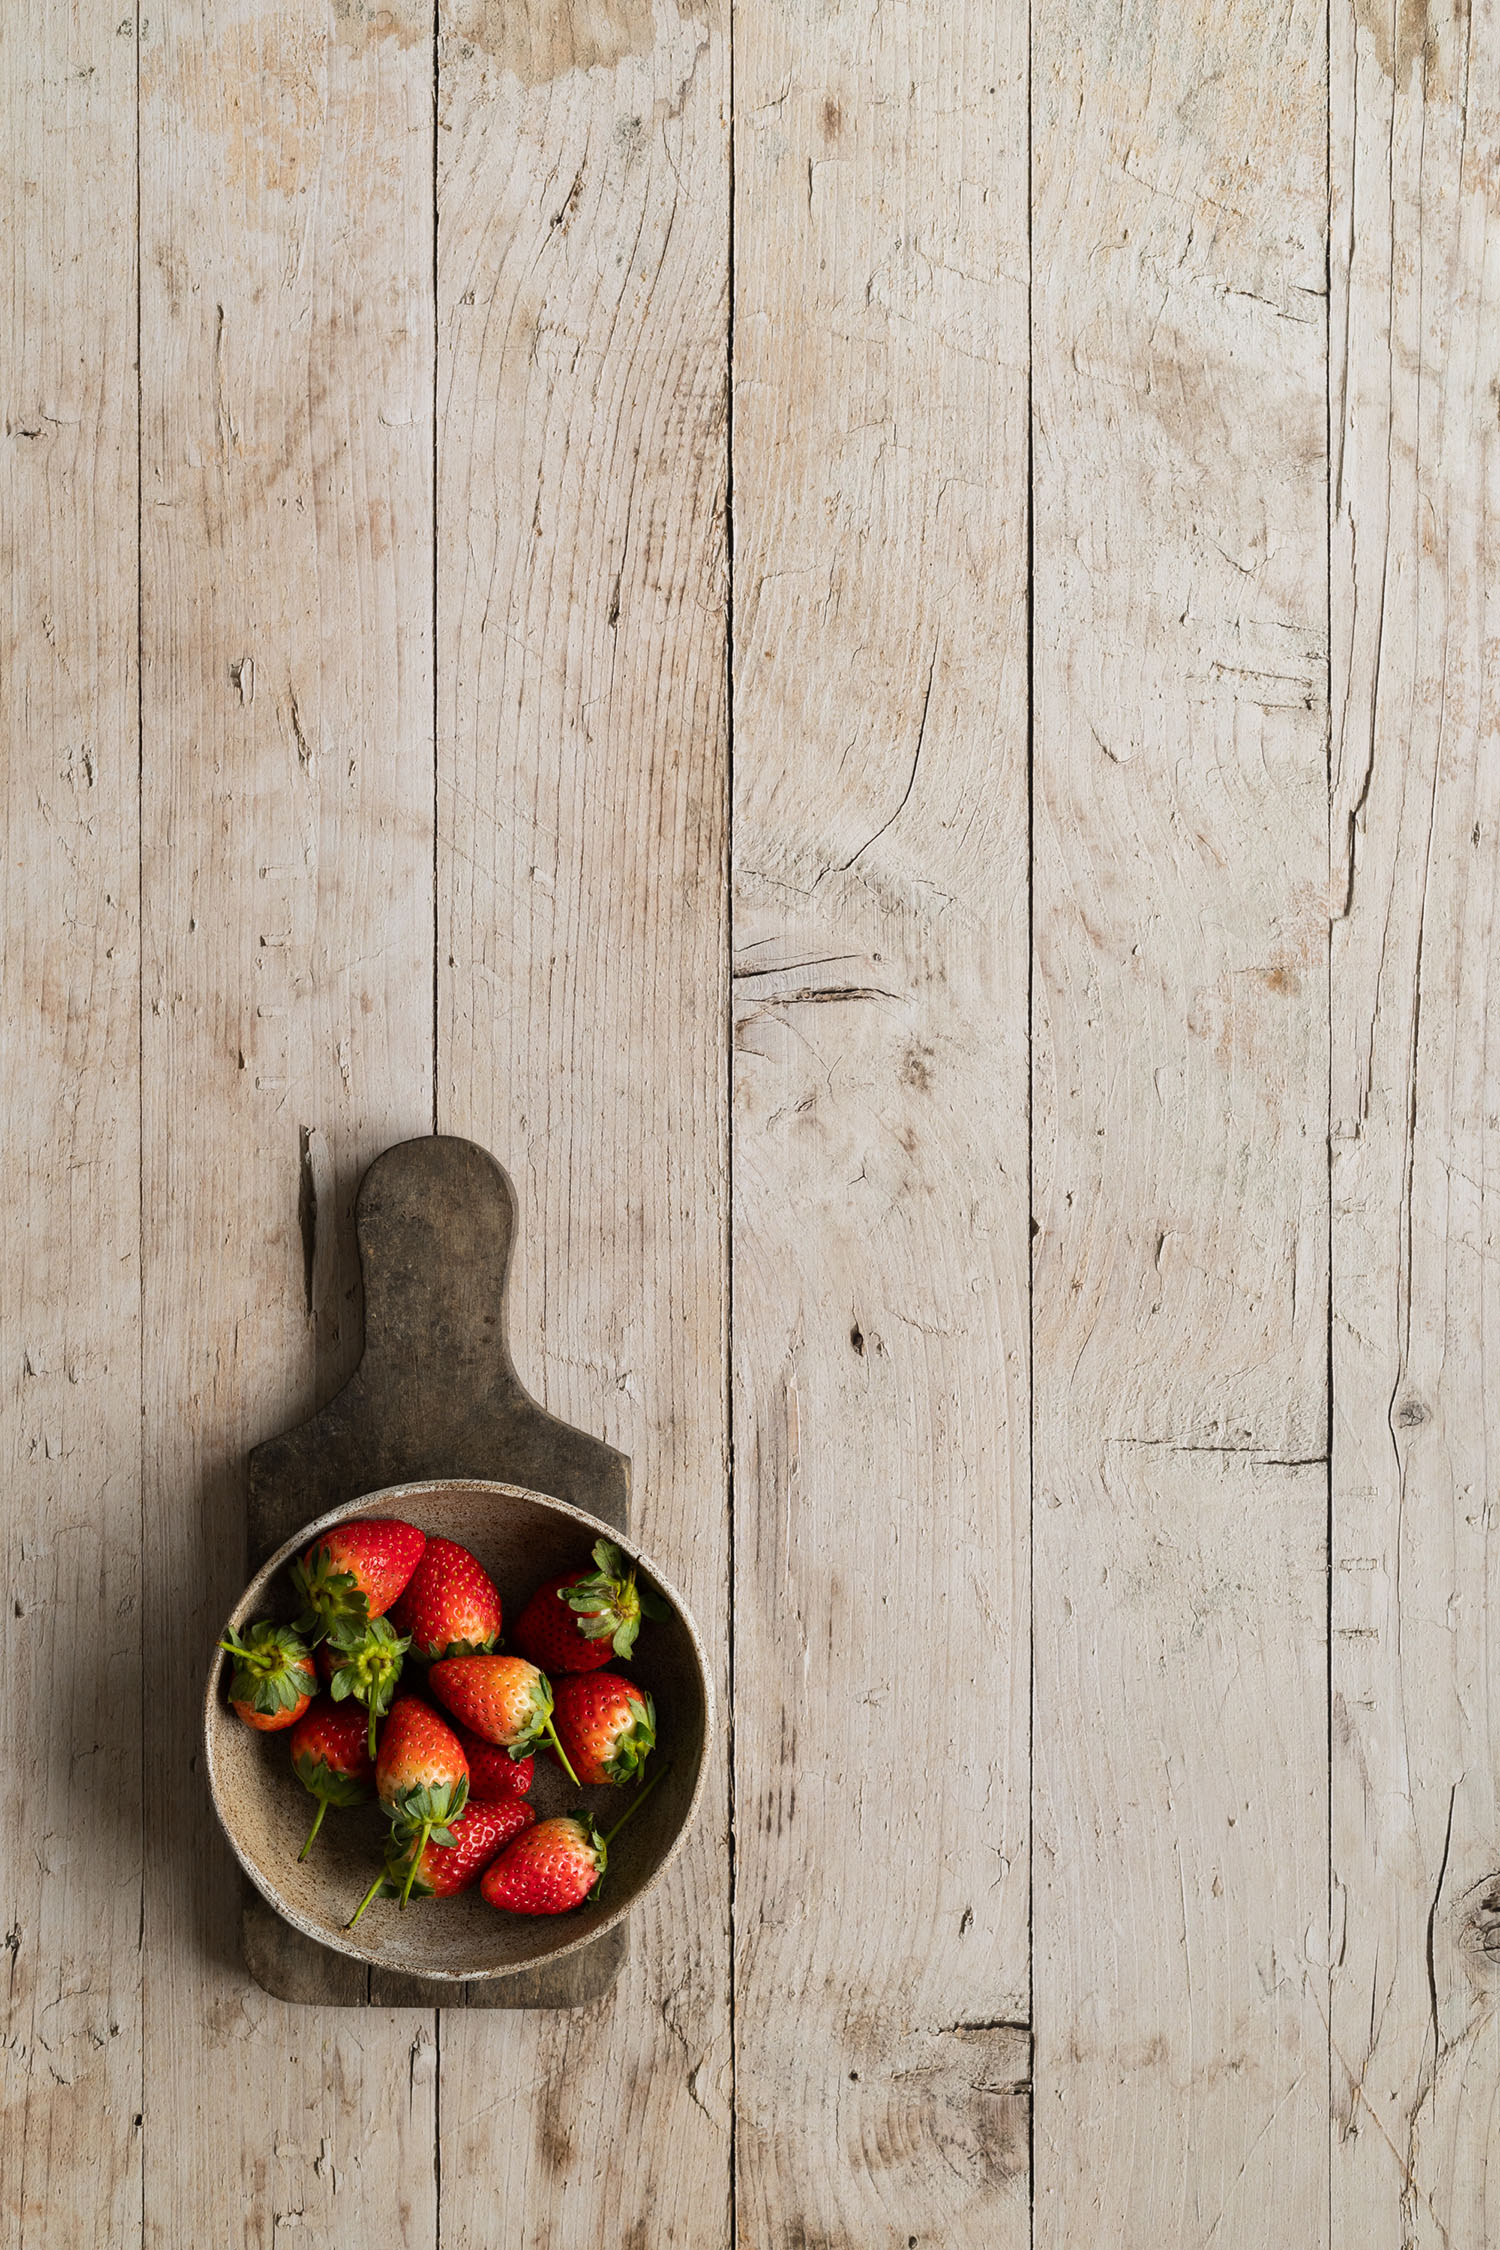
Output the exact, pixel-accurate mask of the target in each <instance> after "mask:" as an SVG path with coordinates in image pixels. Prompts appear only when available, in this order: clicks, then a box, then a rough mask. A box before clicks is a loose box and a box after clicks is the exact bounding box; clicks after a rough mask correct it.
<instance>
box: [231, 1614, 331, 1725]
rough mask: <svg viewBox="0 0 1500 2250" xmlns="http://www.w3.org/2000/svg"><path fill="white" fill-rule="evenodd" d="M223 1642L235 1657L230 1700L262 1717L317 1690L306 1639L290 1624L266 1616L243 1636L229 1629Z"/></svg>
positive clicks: (268, 1716) (272, 1713)
mask: <svg viewBox="0 0 1500 2250" xmlns="http://www.w3.org/2000/svg"><path fill="white" fill-rule="evenodd" d="M219 1646H220V1648H221V1649H223V1651H224V1653H225V1654H226V1655H227V1656H232V1657H233V1658H234V1669H233V1671H232V1672H231V1673H230V1676H229V1700H230V1702H231V1703H244V1704H247V1705H248V1706H249V1708H250V1709H251V1710H252V1711H255V1712H258V1713H259V1714H260V1716H261V1717H262V1718H266V1719H271V1718H275V1717H277V1716H278V1714H279V1713H281V1712H283V1711H290V1710H292V1709H293V1708H294V1706H295V1705H296V1704H298V1703H300V1702H301V1700H302V1698H303V1697H304V1696H306V1695H309V1694H312V1693H314V1692H315V1691H316V1689H317V1685H318V1679H317V1674H316V1672H315V1671H314V1670H313V1663H312V1657H311V1655H310V1653H309V1651H308V1646H307V1643H306V1641H304V1640H303V1638H302V1636H301V1634H300V1633H298V1632H296V1631H295V1630H294V1629H293V1628H292V1627H291V1626H290V1625H273V1624H272V1623H271V1622H270V1620H269V1619H265V1618H263V1619H262V1620H261V1622H260V1623H259V1624H258V1625H252V1626H251V1627H250V1630H249V1633H248V1634H247V1635H246V1637H245V1638H244V1639H243V1640H241V1639H240V1638H239V1637H238V1635H236V1634H235V1633H232V1632H230V1633H226V1634H225V1636H224V1638H223V1640H222V1641H220V1643H219Z"/></svg>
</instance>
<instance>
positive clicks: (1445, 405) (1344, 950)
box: [1330, 6, 1500, 2250]
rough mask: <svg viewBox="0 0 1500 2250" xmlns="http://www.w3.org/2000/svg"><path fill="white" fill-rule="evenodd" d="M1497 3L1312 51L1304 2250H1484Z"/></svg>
mask: <svg viewBox="0 0 1500 2250" xmlns="http://www.w3.org/2000/svg"><path fill="white" fill-rule="evenodd" d="M1497 33H1500V25H1497V20H1496V16H1495V13H1494V10H1493V8H1490V7H1485V6H1480V7H1478V8H1476V9H1475V11H1474V13H1473V17H1472V20H1469V19H1468V18H1467V17H1465V16H1458V15H1455V14H1453V13H1452V12H1450V11H1448V10H1446V9H1442V8H1439V9H1435V10H1434V11H1433V12H1432V14H1431V16H1430V17H1427V16H1423V17H1421V18H1420V19H1419V18H1418V17H1417V16H1416V15H1415V14H1414V13H1408V12H1406V11H1403V12H1402V13H1401V14H1400V16H1399V17H1398V18H1397V19H1395V20H1394V21H1392V20H1391V19H1389V18H1386V17H1382V16H1380V15H1378V14H1376V13H1374V12H1372V11H1368V10H1355V11H1354V12H1352V13H1351V14H1349V15H1347V16H1340V17H1339V18H1338V19H1337V31H1336V36H1335V39H1334V42H1333V50H1332V60H1333V117H1334V128H1335V131H1334V144H1333V145H1334V148H1335V151H1336V157H1335V167H1334V174H1333V186H1334V222H1333V231H1332V243H1333V267H1332V271H1333V280H1334V298H1333V322H1332V339H1333V350H1332V371H1331V372H1332V381H1331V400H1332V415H1331V429H1332V439H1333V470H1334V476H1333V486H1332V495H1331V497H1332V504H1333V515H1332V523H1333V534H1334V549H1333V552H1334V560H1335V583H1336V584H1340V585H1342V587H1343V588H1344V589H1345V593H1344V599H1343V602H1342V603H1341V605H1340V606H1339V608H1338V609H1336V611H1335V631H1334V642H1333V717H1334V730H1333V818H1332V836H1333V852H1334V877H1335V880H1334V886H1333V901H1334V914H1335V919H1334V923H1333V1008H1332V1021H1333V1027H1334V1042H1333V1087H1332V1102H1331V1111H1330V1115H1331V1125H1332V1140H1331V1148H1332V1159H1333V1276H1334V1306H1335V1314H1336V1318H1335V1322H1334V1329H1333V1395H1334V1406H1335V1416H1334V1447H1333V1542H1334V1544H1333V1565H1334V1568H1333V1589H1332V1598H1333V1610H1332V1618H1333V1678H1332V1686H1333V1706H1332V1708H1333V1727H1334V1734H1333V1740H1334V1765H1333V1863H1332V1873H1333V1885H1334V1889H1333V1899H1334V1923H1335V1932H1336V1937H1337V1952H1336V1956H1335V1972H1334V1979H1333V2015H1332V2027H1333V2028H1332V2038H1333V2058H1332V2073H1331V2085H1332V2104H1333V2127H1334V2131H1333V2141H1332V2146H1333V2154H1334V2170H1333V2210H1334V2230H1333V2239H1334V2243H1335V2245H1336V2246H1337V2250H1353V2246H1355V2245H1358V2246H1359V2250H1467V2246H1468V2245H1470V2244H1474V2245H1478V2244H1482V2243H1490V2242H1494V2241H1500V2176H1497V2178H1496V2179H1494V2180H1492V2179H1491V2178H1490V2177H1489V2173H1488V2160H1489V2158H1490V2156H1491V2154H1492V2151H1493V2148H1494V2137H1495V2122H1496V2093H1497V2087H1496V2065H1497V2057H1500V2045H1497V2033H1500V1881H1497V1875H1496V1870H1497V1867H1500V1791H1497V1771H1496V1759H1497V1754H1500V1712H1497V1710H1496V1709H1495V1707H1494V1706H1493V1704H1492V1702H1491V1695H1492V1693H1493V1687H1492V1681H1493V1678H1494V1634H1495V1623H1494V1619H1495V1612H1494V1610H1493V1609H1492V1608H1491V1606H1490V1604H1491V1600H1492V1598H1493V1597H1494V1596H1495V1594H1496V1593H1497V1591H1500V1578H1497V1567H1500V1566H1497V1560H1496V1556H1495V1550H1494V1523H1495V1504H1496V1493H1495V1474H1496V1452H1495V1448H1494V1445H1493V1443H1492V1440H1491V1427H1492V1425H1491V1407H1490V1401H1489V1399H1488V1397H1487V1391H1489V1390H1491V1389H1493V1386H1494V1381H1495V1370H1496V1339H1495V1333H1494V1325H1495V1311H1496V1302H1497V1299H1496V1264H1495V1239H1494V1238H1495V1216H1494V1187H1493V1184H1492V1183H1493V1177H1494V1175H1493V1170H1492V1158H1493V1156H1494V1153H1495V1134H1496V1125H1497V1109H1500V1103H1497V1099H1496V1093H1495V1071H1496V1048H1495V1045H1494V1041H1493V1034H1492V1027H1491V1024H1490V1013H1491V1008H1492V1006H1493V1003H1494V994H1493V993H1492V991H1491V978H1492V976H1493V975H1494V970H1495V936H1494V933H1495V927H1496V871H1497V866H1500V740H1497V721H1500V687H1497V672H1496V602H1495V556H1496V523H1497V505H1500V426H1497V415H1496V402H1497V398H1500V216H1497V201H1496V176H1495V164H1494V150H1495V138H1496V131H1497V126H1500V44H1497Z"/></svg>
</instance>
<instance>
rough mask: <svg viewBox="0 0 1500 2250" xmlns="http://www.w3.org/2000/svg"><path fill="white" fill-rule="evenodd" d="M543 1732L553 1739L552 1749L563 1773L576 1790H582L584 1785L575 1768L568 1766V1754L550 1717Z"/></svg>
mask: <svg viewBox="0 0 1500 2250" xmlns="http://www.w3.org/2000/svg"><path fill="white" fill-rule="evenodd" d="M542 1732H543V1734H545V1735H549V1736H550V1737H551V1740H552V1747H553V1749H554V1750H555V1751H556V1752H557V1755H558V1761H559V1763H560V1764H561V1766H562V1770H563V1772H564V1773H565V1774H566V1775H567V1777H568V1779H569V1781H571V1782H572V1784H573V1787H574V1788H575V1789H581V1788H582V1787H583V1783H582V1782H581V1781H580V1780H579V1778H578V1776H577V1774H576V1773H575V1772H574V1771H573V1768H572V1767H571V1766H570V1765H569V1764H568V1753H567V1751H566V1750H565V1749H564V1748H563V1746H562V1744H561V1743H560V1742H559V1741H558V1739H557V1729H556V1727H555V1726H554V1725H553V1724H552V1720H551V1718H550V1716H549V1718H548V1720H547V1724H546V1725H545V1726H544V1727H543V1729H542Z"/></svg>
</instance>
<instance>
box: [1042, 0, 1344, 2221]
mask: <svg viewBox="0 0 1500 2250" xmlns="http://www.w3.org/2000/svg"><path fill="white" fill-rule="evenodd" d="M1034 25H1035V43H1034V47H1033V71H1034V77H1033V85H1034V109H1033V119H1032V140H1033V151H1034V166H1035V171H1034V183H1035V192H1034V200H1033V211H1032V226H1033V257H1034V266H1033V273H1034V282H1035V294H1034V301H1033V307H1032V337H1033V388H1034V402H1035V404H1034V422H1033V432H1034V443H1035V476H1034V484H1033V505H1034V509H1035V543H1034V577H1033V588H1032V593H1033V601H1034V605H1035V609H1034V614H1035V648H1034V666H1033V702H1032V724H1033V740H1034V780H1035V793H1034V802H1033V822H1034V834H1035V854H1034V862H1033V871H1032V881H1033V889H1032V918H1033V925H1034V930H1035V940H1036V950H1035V1016H1034V1025H1033V1068H1034V1086H1035V1111H1034V1119H1033V1156H1034V1161H1035V1167H1036V1186H1035V1211H1036V1220H1037V1225H1038V1230H1039V1231H1038V1234H1037V1239H1036V1256H1035V1269H1034V1271H1035V1295H1034V1304H1033V1322H1034V1327H1033V1334H1034V1342H1035V1360H1034V1372H1033V1381H1034V1386H1035V1399H1036V1420H1035V1435H1034V1446H1035V1451H1034V1464H1035V1500H1036V1505H1035V1514H1034V1531H1035V1558H1034V1570H1035V1579H1034V1584H1035V1611H1034V1631H1035V1641H1034V1664H1035V1679H1036V1703H1035V1726H1034V1731H1033V1757H1034V1761H1035V1769H1034V1770H1035V1776H1036V1789H1035V1800H1034V1802H1035V1813H1036V1831H1035V1836H1034V1839H1033V1849H1034V1853H1035V1866H1036V1889H1035V1922H1034V1945H1035V1950H1034V1956H1033V1976H1034V1980H1035V1991H1036V2066H1035V2067H1036V2096H1035V2099H1036V2138H1035V2154H1034V2162H1035V2183H1034V2191H1035V2209H1036V2229H1035V2239H1036V2242H1037V2244H1038V2246H1039V2250H1041V2246H1043V2245H1045V2246H1046V2250H1077V2246H1078V2245H1079V2243H1080V2242H1082V2241H1088V2242H1090V2243H1098V2244H1101V2245H1103V2244H1106V2243H1108V2244H1110V2245H1112V2246H1117V2250H1146V2246H1148V2245H1151V2244H1156V2243H1166V2242H1172V2243H1183V2244H1188V2243H1192V2244H1200V2245H1206V2244H1208V2243H1210V2242H1213V2243H1215V2244H1219V2245H1224V2246H1227V2245H1229V2244H1231V2243H1232V2244H1234V2245H1235V2250H1260V2246H1262V2245H1264V2250H1273V2246H1278V2245H1283V2244H1285V2243H1286V2242H1287V2241H1288V2240H1289V2239H1294V2240H1295V2241H1296V2242H1297V2243H1298V2244H1299V2245H1302V2246H1305V2250H1316V2246H1317V2245H1320V2244H1322V2243H1324V2242H1325V2241H1326V2236H1327V2228H1328V2194H1327V2182H1328V2162H1329V2158H1328V2145H1327V2117H1328V2106H1327V2029H1326V2024H1327V1997H1326V1987H1327V1881H1328V1841H1327V1790H1328V1741H1327V1700H1326V1658H1325V1626H1324V1619H1325V1589H1326V1579H1325V1562H1326V1525H1327V1470H1326V1452H1327V1388H1326V1361H1327V1348H1328V1286H1327V1231H1328V1230H1327V1161H1326V1150H1325V1142H1324V1135H1325V1121H1326V1115H1327V1084H1328V1070H1327V1048H1328V1015H1327V967H1326V963H1327V920H1328V910H1327V871H1328V841H1327V838H1328V823H1327V795H1326V770H1325V741H1326V705H1325V682H1326V617H1327V559H1326V526H1325V521H1324V512H1323V494H1324V488H1325V440H1324V409H1325V328H1324V305H1323V295H1322V292H1323V279H1324V277H1323V257H1324V234H1323V228H1324V132H1325V112H1324V97H1323V88H1324V52H1323V14H1322V10H1321V9H1320V8H1317V7H1315V6H1313V5H1308V4H1304V0H1294V4H1293V5H1292V6H1290V7H1289V8H1283V9H1278V10H1266V9H1264V8H1261V7H1259V6H1254V5H1248V4H1247V5H1240V4H1234V5H1231V6H1229V7H1227V8H1224V7H1220V8H1216V9H1209V8H1207V7H1188V8H1187V9H1182V8H1176V9H1172V10H1166V9H1163V8H1158V7H1156V6H1154V5H1143V6H1132V7H1128V8H1127V9H1126V10H1125V12H1124V14H1123V16H1122V15H1119V14H1116V13H1112V12H1109V11H1101V10H1099V9H1097V8H1095V7H1094V6H1093V5H1092V4H1091V0H1066V4H1064V5H1061V6H1058V7H1054V8H1051V9H1041V10H1039V11H1037V13H1036V15H1035V18H1034Z"/></svg>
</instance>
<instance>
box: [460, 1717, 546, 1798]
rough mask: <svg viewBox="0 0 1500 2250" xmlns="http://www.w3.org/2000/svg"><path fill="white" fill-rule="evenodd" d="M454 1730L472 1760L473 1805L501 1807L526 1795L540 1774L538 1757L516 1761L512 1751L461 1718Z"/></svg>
mask: <svg viewBox="0 0 1500 2250" xmlns="http://www.w3.org/2000/svg"><path fill="white" fill-rule="evenodd" d="M453 1731H454V1733H455V1734H456V1735H457V1736H458V1739H459V1742H460V1743H461V1744H462V1746H463V1753H464V1756H465V1757H466V1758H467V1759H468V1761H469V1803H470V1804H471V1805H499V1804H503V1803H504V1802H505V1800H506V1798H508V1797H524V1796H525V1794H526V1792H527V1790H528V1789H529V1788H530V1787H531V1777H532V1775H533V1774H534V1773H535V1771H536V1760H535V1758H532V1757H525V1758H513V1757H512V1756H511V1754H510V1752H509V1751H508V1750H502V1749H500V1747H499V1746H498V1744H496V1743H493V1742H486V1741H485V1739H484V1736H483V1735H482V1734H475V1733H474V1732H473V1730H472V1729H471V1728H469V1727H466V1726H463V1725H461V1724H460V1723H459V1721H458V1720H457V1719H455V1720H454V1722H453Z"/></svg>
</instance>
